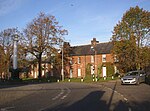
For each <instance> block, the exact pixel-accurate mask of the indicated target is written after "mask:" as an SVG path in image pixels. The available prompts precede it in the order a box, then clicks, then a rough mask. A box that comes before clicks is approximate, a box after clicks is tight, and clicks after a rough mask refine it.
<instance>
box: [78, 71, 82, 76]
mask: <svg viewBox="0 0 150 111" xmlns="http://www.w3.org/2000/svg"><path fill="white" fill-rule="evenodd" d="M78 77H81V69H78Z"/></svg>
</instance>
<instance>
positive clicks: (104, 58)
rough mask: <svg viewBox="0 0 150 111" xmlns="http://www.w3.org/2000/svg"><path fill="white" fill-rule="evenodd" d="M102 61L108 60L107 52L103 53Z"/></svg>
mask: <svg viewBox="0 0 150 111" xmlns="http://www.w3.org/2000/svg"><path fill="white" fill-rule="evenodd" d="M102 62H106V54H103V55H102Z"/></svg>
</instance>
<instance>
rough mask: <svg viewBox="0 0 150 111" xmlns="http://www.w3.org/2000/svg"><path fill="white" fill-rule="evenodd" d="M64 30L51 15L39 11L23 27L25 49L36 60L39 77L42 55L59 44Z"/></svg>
mask: <svg viewBox="0 0 150 111" xmlns="http://www.w3.org/2000/svg"><path fill="white" fill-rule="evenodd" d="M66 32H67V31H66V30H65V29H62V26H59V25H58V22H57V21H56V18H55V17H54V16H52V15H46V14H44V13H40V14H39V15H38V17H37V18H35V19H34V20H32V22H31V23H29V24H28V25H27V28H26V29H25V34H26V42H27V43H26V44H27V47H26V49H27V51H28V52H29V53H31V54H32V55H33V56H35V58H36V59H37V60H38V72H39V78H41V62H42V56H43V55H47V54H48V53H50V52H51V51H52V50H53V49H55V46H56V45H58V44H59V42H60V40H61V39H62V36H63V35H65V34H66Z"/></svg>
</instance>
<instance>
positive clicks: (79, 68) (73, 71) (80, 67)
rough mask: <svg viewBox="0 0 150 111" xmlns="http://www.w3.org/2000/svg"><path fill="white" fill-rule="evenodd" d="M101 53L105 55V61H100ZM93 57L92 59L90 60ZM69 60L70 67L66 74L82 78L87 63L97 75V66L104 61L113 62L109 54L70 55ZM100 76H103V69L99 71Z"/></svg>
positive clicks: (84, 74)
mask: <svg viewBox="0 0 150 111" xmlns="http://www.w3.org/2000/svg"><path fill="white" fill-rule="evenodd" d="M102 55H106V61H102ZM92 56H93V57H92ZM93 58H94V60H92V59H93ZM79 59H80V62H79ZM70 61H71V62H72V64H71V67H70V69H69V70H68V71H69V72H68V74H70V77H71V78H72V77H73V78H81V77H83V78H84V77H85V76H86V67H87V64H91V70H92V69H93V73H94V74H96V75H97V74H98V67H101V66H102V64H105V63H106V62H111V63H113V57H112V55H111V54H100V55H84V56H72V57H70ZM104 67H105V65H104ZM101 68H102V67H101ZM101 70H102V69H101ZM91 74H92V71H91ZM100 76H101V77H103V71H102V72H101V74H100Z"/></svg>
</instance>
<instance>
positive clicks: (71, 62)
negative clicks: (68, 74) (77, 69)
mask: <svg viewBox="0 0 150 111" xmlns="http://www.w3.org/2000/svg"><path fill="white" fill-rule="evenodd" d="M70 64H71V65H72V64H73V61H72V57H71V58H70Z"/></svg>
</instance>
